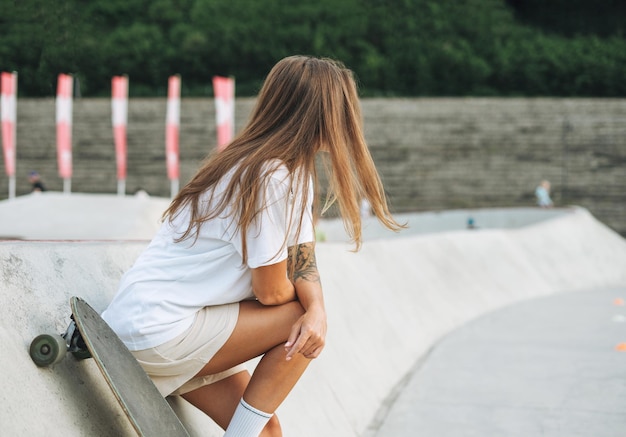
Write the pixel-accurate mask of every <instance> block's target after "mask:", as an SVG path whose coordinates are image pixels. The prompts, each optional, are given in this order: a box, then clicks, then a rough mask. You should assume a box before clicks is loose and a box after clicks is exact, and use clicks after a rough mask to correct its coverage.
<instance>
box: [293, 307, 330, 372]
mask: <svg viewBox="0 0 626 437" xmlns="http://www.w3.org/2000/svg"><path fill="white" fill-rule="evenodd" d="M325 344H326V311H325V310H324V308H323V307H320V306H310V307H309V308H308V309H307V311H306V312H305V313H304V314H303V315H302V316H301V317H300V318H299V319H298V321H297V322H296V323H295V324H294V325H293V327H292V328H291V333H290V334H289V339H288V340H287V343H285V351H286V352H287V357H286V358H287V360H290V359H291V358H292V357H293V356H294V355H295V354H297V353H301V354H302V355H304V356H305V357H306V358H309V359H313V358H317V357H318V356H319V355H320V353H321V352H322V349H324V345H325Z"/></svg>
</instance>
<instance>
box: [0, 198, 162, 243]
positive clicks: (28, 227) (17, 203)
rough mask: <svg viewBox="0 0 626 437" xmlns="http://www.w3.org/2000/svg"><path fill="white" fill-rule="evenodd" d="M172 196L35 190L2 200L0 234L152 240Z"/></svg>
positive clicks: (1, 236)
mask: <svg viewBox="0 0 626 437" xmlns="http://www.w3.org/2000/svg"><path fill="white" fill-rule="evenodd" d="M169 203H170V201H169V199H165V198H162V197H150V196H148V195H147V194H146V193H145V192H141V191H140V192H138V193H137V194H136V195H134V196H116V195H113V194H84V193H72V194H63V193H58V192H50V191H46V192H43V193H41V192H35V193H32V194H30V195H27V196H20V197H17V198H15V199H11V200H4V201H1V202H0V239H23V240H99V239H106V240H129V239H130V240H149V239H151V238H152V236H153V235H154V233H155V232H156V231H157V230H158V229H159V225H160V222H159V221H160V217H161V214H162V213H163V211H165V209H166V208H167V206H168V205H169Z"/></svg>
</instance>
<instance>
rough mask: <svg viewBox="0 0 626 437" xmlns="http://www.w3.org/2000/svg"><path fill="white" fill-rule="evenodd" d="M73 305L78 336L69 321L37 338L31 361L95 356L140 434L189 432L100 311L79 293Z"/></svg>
mask: <svg viewBox="0 0 626 437" xmlns="http://www.w3.org/2000/svg"><path fill="white" fill-rule="evenodd" d="M70 307H71V310H72V315H73V317H72V318H73V320H74V323H75V328H76V330H77V331H78V333H79V335H76V333H74V327H72V324H70V327H69V328H68V331H67V332H66V333H65V335H63V336H61V335H57V336H53V335H48V334H43V335H40V336H38V337H36V338H35V339H34V340H33V342H32V343H31V350H30V354H31V357H32V359H33V361H34V362H35V363H36V364H37V365H39V366H49V365H52V364H55V363H57V362H59V361H60V360H61V359H62V358H63V356H64V355H65V352H67V351H70V352H73V353H74V355H75V356H77V357H79V358H80V357H88V356H91V357H92V358H93V359H94V361H95V363H96V365H97V366H98V368H99V369H100V372H102V375H103V376H104V379H105V380H106V382H107V384H108V385H109V387H110V388H111V391H112V392H113V395H114V396H115V398H116V399H117V401H118V402H119V404H120V406H121V407H122V409H123V410H124V413H126V416H128V419H129V420H130V421H131V423H132V425H133V427H134V428H135V430H136V431H137V433H138V434H139V435H140V436H146V437H152V436H162V435H167V436H187V437H188V436H189V434H188V433H187V431H186V429H185V427H184V426H183V425H182V423H181V422H180V420H179V419H178V416H176V413H174V411H173V410H172V409H171V407H170V406H169V404H168V403H167V401H166V400H165V399H164V398H163V396H161V393H159V391H158V390H157V388H156V386H155V385H154V383H153V382H152V381H151V380H150V377H149V376H148V375H147V374H146V373H145V371H144V370H143V368H142V367H141V366H140V365H139V363H138V362H137V360H136V359H135V357H133V355H132V354H131V353H130V352H129V351H128V349H127V348H126V346H125V345H124V343H122V341H121V340H120V339H119V337H118V336H117V334H115V332H113V330H112V329H111V328H110V327H109V325H107V323H106V322H105V321H104V320H103V319H102V318H101V317H100V315H99V314H98V313H97V312H96V311H95V310H94V309H93V308H91V306H89V304H87V302H85V301H84V300H82V299H80V298H78V297H72V298H71V300H70ZM81 340H82V341H81ZM85 349H86V350H85ZM87 351H88V353H86V352H87Z"/></svg>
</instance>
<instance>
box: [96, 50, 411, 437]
mask: <svg viewBox="0 0 626 437" xmlns="http://www.w3.org/2000/svg"><path fill="white" fill-rule="evenodd" d="M320 151H322V152H324V153H323V154H322V155H326V156H325V161H326V164H327V165H326V166H327V169H328V172H329V180H330V187H329V190H328V192H329V196H328V197H327V199H326V205H330V204H331V203H332V202H334V201H337V203H338V205H339V209H340V212H341V214H342V216H343V219H344V223H345V227H346V230H347V232H348V233H349V235H350V237H351V238H352V241H353V242H354V243H355V244H356V247H357V249H358V247H359V245H360V242H361V220H360V214H359V204H360V199H361V198H366V199H367V200H368V201H369V203H370V204H371V207H372V211H373V213H374V214H375V215H376V216H377V217H378V219H379V220H380V221H381V222H382V223H383V224H384V225H385V226H387V227H388V228H390V229H398V228H399V227H400V226H399V225H398V224H397V223H396V222H395V221H394V220H393V218H392V217H391V215H390V213H389V210H388V209H387V204H386V199H385V195H384V192H383V187H382V184H381V182H380V178H379V177H378V174H377V172H376V169H375V167H374V164H373V162H372V159H371V156H370V154H369V151H368V149H367V145H366V143H365V141H364V138H363V132H362V126H361V114H360V107H359V101H358V96H357V90H356V86H355V82H354V79H353V77H352V73H351V72H350V70H348V69H346V68H345V67H344V66H343V65H342V64H340V63H338V62H335V61H331V60H328V59H317V58H313V57H305V56H292V57H289V58H285V59H283V60H281V61H280V62H278V64H276V65H275V66H274V68H273V69H272V71H271V72H270V73H269V75H268V77H267V78H266V81H265V83H264V85H263V88H262V89H261V92H260V94H259V96H258V99H257V103H256V107H255V109H254V110H253V112H252V115H251V119H250V121H249V122H248V124H247V126H246V127H245V128H244V129H243V131H242V132H241V134H239V135H238V136H237V138H235V140H234V141H233V142H232V143H231V144H230V145H229V146H228V147H227V148H226V149H225V150H223V151H222V152H220V153H214V154H213V155H212V156H210V157H209V159H208V160H207V161H206V162H205V163H204V164H203V165H202V167H201V168H200V170H199V171H198V173H197V174H196V175H195V176H194V178H193V179H192V180H191V182H189V183H188V184H187V185H186V186H185V187H184V188H183V189H182V190H181V192H180V193H179V194H178V196H176V198H175V199H174V200H173V201H172V203H171V205H170V207H169V208H168V209H167V211H165V213H164V223H163V225H162V227H161V229H160V230H159V232H158V233H157V235H156V236H155V238H154V239H153V240H152V242H151V243H150V245H149V246H148V247H147V249H146V250H145V251H144V253H143V254H142V255H140V256H139V258H138V259H137V261H136V263H135V264H134V266H133V267H132V268H131V269H130V270H129V271H128V272H127V273H126V274H125V275H124V277H123V278H122V281H121V285H120V290H119V291H118V293H117V295H116V296H115V298H114V299H113V301H112V302H111V304H110V306H109V307H108V309H107V310H106V311H105V312H104V313H103V317H104V319H105V320H106V321H107V322H108V323H109V324H110V325H111V327H112V328H113V329H114V330H115V331H116V332H117V333H118V334H119V336H120V338H121V339H122V340H123V341H124V343H125V344H126V345H127V346H128V348H129V349H130V350H131V351H132V352H133V354H134V355H135V356H136V358H137V359H138V361H139V362H140V363H141V365H142V366H143V367H144V369H145V370H146V372H147V373H148V374H149V375H150V376H151V378H152V379H153V381H154V382H155V384H156V386H157V387H158V388H159V390H160V392H161V393H162V394H163V395H164V396H167V395H170V394H180V395H182V396H183V397H184V398H185V399H186V400H188V401H189V402H191V403H192V404H193V405H195V406H196V407H198V408H199V409H201V410H202V411H204V412H205V413H206V414H207V415H209V416H210V417H211V418H213V420H215V422H216V423H217V424H218V425H220V426H221V427H222V428H224V429H226V436H238V437H241V436H257V435H262V436H280V435H282V432H281V428H280V425H279V422H278V419H277V418H276V416H275V415H273V413H274V411H275V410H276V409H277V408H278V406H279V405H280V404H281V402H282V401H283V400H284V399H285V398H286V396H287V395H288V393H289V392H290V390H291V389H292V388H293V386H294V385H295V384H296V382H297V381H298V379H299V378H300V376H301V375H302V373H303V372H304V370H305V369H306V367H307V366H308V364H309V362H310V361H311V360H312V359H314V358H316V357H318V356H319V354H320V352H321V351H322V349H323V348H324V341H325V337H326V313H325V308H324V299H323V295H322V287H321V283H320V276H319V273H318V271H317V265H316V261H315V234H314V227H313V217H315V216H316V215H317V212H318V209H319V208H318V202H316V201H315V199H316V198H317V197H316V195H315V194H316V193H315V189H314V188H315V186H316V184H317V180H316V168H315V158H316V154H317V153H318V152H320ZM259 356H262V358H261V360H260V362H259V363H258V365H257V366H256V368H255V370H254V372H253V374H252V375H250V374H249V373H248V371H247V370H246V368H245V367H244V366H243V363H245V362H246V361H248V360H250V359H252V358H255V357H259Z"/></svg>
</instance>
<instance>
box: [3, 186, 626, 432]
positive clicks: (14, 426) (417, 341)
mask: <svg viewBox="0 0 626 437" xmlns="http://www.w3.org/2000/svg"><path fill="white" fill-rule="evenodd" d="M71 197H74V195H72V196H71ZM42 199H43V197H42ZM2 203H5V202H2ZM144 206H146V205H144ZM6 207H7V205H6V204H3V205H0V210H1V209H2V208H6ZM72 208H75V209H74V210H79V207H78V206H74V207H72ZM107 208H108V211H105V212H102V213H103V214H109V215H110V216H114V215H115V214H116V211H115V209H114V208H113V207H112V204H110V205H107ZM122 208H123V207H122ZM156 209H158V208H156ZM33 211H34V210H33ZM159 214H160V211H159ZM468 214H472V218H473V219H474V220H473V222H474V223H476V224H477V225H478V228H477V229H476V228H473V229H467V228H466V222H467V217H468ZM525 214H526V215H527V217H526V218H524V219H522V218H521V217H522V216H524V215H525ZM542 214H543V215H542ZM498 215H500V216H501V219H497V220H496V219H494V217H497V216H498ZM437 216H438V218H439V220H437V217H434V216H432V214H431V215H429V214H426V215H420V214H415V215H406V216H402V218H403V219H406V221H407V222H408V223H409V225H410V228H409V229H408V230H406V231H403V232H401V233H399V234H397V235H396V234H390V233H387V232H384V231H382V230H381V229H379V228H378V227H377V225H376V224H375V223H368V224H367V225H366V239H367V240H366V241H365V243H364V245H363V248H362V250H361V251H360V252H358V253H354V252H352V251H351V250H352V249H353V247H352V246H351V245H349V244H347V243H345V242H344V241H343V240H345V238H344V237H343V234H342V233H341V227H340V224H338V223H337V222H334V221H322V222H321V223H320V225H319V235H323V237H324V239H325V241H323V242H320V243H319V244H318V249H317V258H318V264H319V268H320V272H321V274H322V283H323V286H324V290H325V295H326V302H327V309H328V316H329V334H328V339H327V340H328V342H327V347H326V350H325V351H324V353H323V354H322V356H321V357H320V358H319V359H317V360H315V361H314V362H313V363H312V365H311V366H310V368H309V370H308V371H307V372H306V373H305V375H304V377H303V379H302V380H301V381H300V382H299V383H298V385H297V386H296V388H295V389H294V391H293V393H292V394H291V395H290V396H289V397H288V399H287V400H286V401H285V403H284V404H283V405H282V406H281V408H280V409H279V411H278V414H279V417H280V420H281V422H282V424H283V427H284V433H285V435H287V436H302V437H307V436H311V437H313V436H320V435H329V436H350V437H351V436H355V437H356V436H362V435H365V434H367V433H368V432H371V429H372V427H376V426H377V420H378V419H379V418H378V416H377V412H379V411H380V409H381V407H383V406H384V404H385V402H386V401H387V399H388V396H389V395H390V393H392V392H393V391H394V390H398V389H401V385H402V381H403V378H404V377H405V375H407V374H408V373H409V372H410V371H411V369H413V367H414V366H415V364H416V362H418V360H420V358H422V357H424V355H425V353H426V352H427V351H428V350H429V349H430V348H431V347H432V346H433V345H434V344H436V343H437V342H438V341H439V340H440V339H441V338H442V337H443V336H444V335H446V334H448V333H450V332H452V331H453V330H455V329H456V328H458V327H460V326H461V325H463V324H465V323H467V322H469V321H471V320H473V319H475V318H476V317H479V316H481V315H484V314H487V313H489V312H492V311H494V310H497V309H500V308H502V307H505V306H507V305H511V304H514V303H517V302H521V301H524V300H527V299H531V298H534V297H538V296H545V295H549V294H554V293H565V292H573V291H579V290H588V289H593V288H598V287H612V286H622V287H623V286H625V285H626V269H624V266H625V265H626V241H625V240H624V239H623V238H621V237H620V236H619V235H618V234H616V233H615V232H613V231H611V230H610V229H609V228H607V227H606V226H604V225H603V224H602V223H600V222H598V221H597V220H596V219H595V218H594V217H593V216H591V215H590V214H589V212H588V211H586V210H584V209H581V208H568V209H561V210H552V211H549V212H543V211H540V210H537V209H532V208H531V209H528V210H492V211H490V210H484V211H472V212H468V211H457V212H449V213H446V212H442V213H438V214H437ZM44 217H45V215H42V214H41V212H40V211H39V212H38V213H37V214H36V215H33V220H36V222H37V223H42V222H45V221H46V219H45V218H44ZM157 219H158V214H156V218H155V217H151V218H150V219H149V220H150V221H151V222H152V221H157ZM490 220H491V222H490ZM437 222H439V225H437ZM137 223H139V222H137ZM428 223H431V224H428ZM450 223H454V225H452V224H450ZM2 226H3V225H2V219H0V234H3V235H5V236H6V235H7V234H10V233H14V234H15V233H17V232H12V231H11V232H9V231H10V230H8V231H6V232H5V229H4V228H2ZM103 226H104V225H103ZM128 228H129V227H128V226H126V228H125V229H128ZM24 229H25V228H24ZM102 229H103V228H100V230H99V233H98V235H95V236H94V237H92V238H93V239H95V240H100V241H90V240H88V239H85V238H86V237H85V236H81V241H33V239H32V238H29V236H28V235H27V233H26V232H25V231H24V232H23V234H22V235H16V236H19V237H20V238H21V240H6V241H3V242H0V274H1V275H2V281H1V282H0V341H2V344H3V347H4V351H3V353H2V354H0V372H1V373H2V375H3V381H4V382H3V390H2V392H1V393H0V398H1V403H2V409H0V434H1V435H7V436H14V435H15V436H17V435H30V436H63V437H67V436H116V437H117V436H124V435H128V436H132V435H134V431H133V430H132V428H131V426H130V425H129V423H128V422H127V419H126V417H125V415H124V414H123V412H122V411H121V410H120V408H119V406H118V404H117V403H116V401H115V399H114V398H113V396H112V394H111V393H110V391H109V390H108V387H107V386H106V384H105V383H104V381H103V380H102V377H101V375H100V372H99V371H98V370H97V369H96V367H95V364H94V363H93V362H92V361H91V360H85V361H76V360H75V359H74V358H73V357H71V356H68V357H66V359H65V360H63V361H62V362H61V363H59V364H57V365H55V366H54V367H52V368H38V367H36V366H35V364H33V362H32V361H31V359H30V357H29V354H28V347H29V344H30V342H31V340H32V339H33V338H34V337H35V336H37V335H38V334H41V333H61V332H63V331H64V330H65V328H66V327H67V323H68V322H69V314H70V308H69V299H70V297H71V296H74V295H75V296H80V297H82V298H83V299H85V300H86V301H87V302H89V303H90V304H91V305H92V306H93V307H94V308H95V309H96V310H98V311H101V310H102V309H104V308H105V307H106V305H107V304H108V302H109V300H110V299H111V298H112V296H113V294H114V293H115V291H116V288H117V284H118V281H119V279H120V277H121V275H122V274H123V272H124V271H125V270H126V269H127V268H129V266H131V265H132V263H133V261H134V260H135V258H136V257H137V255H138V254H139V253H140V252H141V250H142V249H143V248H144V247H145V246H146V244H147V241H146V240H145V239H144V236H139V237H137V238H133V236H132V235H131V236H126V237H124V238H125V239H126V240H128V239H132V240H137V239H140V240H141V241H121V240H119V239H120V238H121V237H120V236H119V235H117V234H116V235H114V236H113V237H110V238H109V236H106V235H104V233H103V230H102ZM420 231H424V232H420ZM426 231H427V232H426ZM124 232H126V231H124ZM36 238H47V239H56V240H58V238H57V237H55V236H54V235H52V234H48V235H46V236H43V237H42V236H37V237H36ZM61 238H66V237H61ZM70 238H74V237H70ZM111 238H112V239H111ZM106 239H108V241H104V240H106ZM254 364H255V363H254V362H251V363H249V366H250V367H251V368H253V366H254ZM170 401H171V403H172V405H173V406H174V409H175V410H176V411H177V413H178V414H179V416H180V417H181V419H182V421H183V422H184V423H185V425H186V426H187V427H188V429H189V431H190V433H191V434H192V435H201V434H200V433H201V432H202V433H203V435H210V436H218V435H221V432H220V431H219V430H218V429H217V427H216V426H215V425H214V424H212V423H211V421H210V420H208V419H206V418H205V417H204V416H203V415H202V414H200V413H199V412H198V411H196V410H195V409H193V407H191V406H190V405H189V404H186V403H185V402H184V401H182V400H181V399H178V398H174V399H171V400H170ZM147 414H149V412H147Z"/></svg>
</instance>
